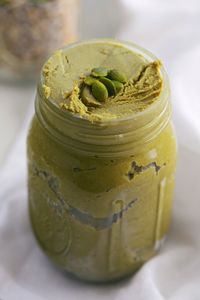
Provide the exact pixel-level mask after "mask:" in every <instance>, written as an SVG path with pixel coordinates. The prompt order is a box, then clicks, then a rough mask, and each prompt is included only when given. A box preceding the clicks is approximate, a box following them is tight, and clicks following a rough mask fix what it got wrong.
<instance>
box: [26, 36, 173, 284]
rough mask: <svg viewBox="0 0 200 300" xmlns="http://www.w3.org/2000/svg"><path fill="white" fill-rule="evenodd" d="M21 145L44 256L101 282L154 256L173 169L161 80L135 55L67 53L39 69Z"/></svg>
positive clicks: (158, 68)
mask: <svg viewBox="0 0 200 300" xmlns="http://www.w3.org/2000/svg"><path fill="white" fill-rule="evenodd" d="M35 107H36V114H35V117H34V118H33V121H32V124H31V128H30V131H29V136H28V169H29V184H28V185H29V208H30V218H31V223H32V228H33V231H34V233H35V236H36V239H37V240H38V242H39V244H40V246H41V247H42V249H43V251H44V252H45V253H46V254H47V255H48V256H49V258H50V259H51V260H52V261H54V262H55V263H56V264H58V265H59V266H61V267H62V268H64V269H65V270H66V271H68V272H69V273H71V274H74V275H75V276H77V277H79V278H82V279H84V280H89V281H97V282H106V281H111V280H116V279H119V278H123V277H125V276H128V275H130V274H132V273H134V272H135V271H136V270H138V268H140V267H141V266H142V265H143V264H144V263H145V262H146V261H148V260H149V259H150V258H151V257H152V256H154V255H155V254H156V253H157V251H158V250H159V249H160V246H161V244H162V241H163V239H164V237H165V235H166V233H167V230H168V228H169V223H170V216H171V208H172V197H173V190H174V176H175V166H176V138H175V134H174V129H173V125H172V121H171V104H170V91H169V82H168V77H167V74H166V72H165V69H164V67H163V66H162V63H161V62H160V61H158V60H157V59H156V57H154V56H153V55H152V54H151V53H149V52H148V51H146V50H144V49H142V48H140V47H139V46H137V45H134V44H129V43H123V42H119V41H115V40H109V39H105V40H104V39H99V40H92V41H87V42H81V43H76V44H72V45H69V46H67V47H65V48H63V49H62V50H59V51H56V52H55V53H54V54H53V55H52V56H51V57H50V58H49V59H48V61H47V62H46V63H45V64H44V66H43V69H42V75H41V78H40V82H39V85H38V92H37V96H36V106H35Z"/></svg>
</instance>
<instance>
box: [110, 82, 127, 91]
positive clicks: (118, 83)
mask: <svg viewBox="0 0 200 300" xmlns="http://www.w3.org/2000/svg"><path fill="white" fill-rule="evenodd" d="M112 82H113V84H114V85H115V88H116V91H117V93H119V92H120V91H121V89H122V88H123V86H124V85H123V83H121V82H119V81H116V80H112Z"/></svg>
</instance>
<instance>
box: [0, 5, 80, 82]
mask: <svg viewBox="0 0 200 300" xmlns="http://www.w3.org/2000/svg"><path fill="white" fill-rule="evenodd" d="M78 2H79V1H78V0H0V66H1V72H3V73H4V74H7V75H11V74H12V75H13V74H14V77H15V76H21V77H27V76H28V77H30V78H32V77H33V78H34V77H36V75H37V74H38V73H39V70H40V68H41V65H42V64H43V62H44V61H45V59H46V58H47V57H48V56H49V55H50V53H51V52H52V51H54V50H55V49H57V48H60V47H61V46H63V45H64V44H66V43H68V42H72V41H75V40H76V39H77V23H78V8H79V3H78Z"/></svg>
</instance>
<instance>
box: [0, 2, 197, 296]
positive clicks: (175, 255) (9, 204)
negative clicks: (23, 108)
mask: <svg viewBox="0 0 200 300" xmlns="http://www.w3.org/2000/svg"><path fill="white" fill-rule="evenodd" d="M85 1H86V0H85ZM92 1H93V2H94V1H95V0H92ZM97 1H98V0H97ZM99 2H100V1H99ZM106 2H107V4H108V5H107V8H108V11H107V14H108V16H111V14H112V13H113V14H114V15H117V16H118V18H119V16H121V18H122V19H120V28H118V27H117V30H116V32H115V30H114V28H113V27H112V28H110V27H108V29H107V30H110V31H109V32H110V33H109V35H110V36H114V35H116V36H117V37H119V38H121V39H124V40H133V41H134V42H136V43H138V44H140V45H142V46H144V47H146V48H148V49H150V50H151V51H153V52H154V53H155V54H157V56H158V57H159V58H161V59H163V61H164V63H165V65H166V67H167V69H168V73H169V75H170V78H171V86H172V101H173V107H174V116H173V117H174V122H175V125H176V129H177V135H178V140H179V161H178V169H177V183H176V191H175V197H174V198H175V199H174V200H175V202H174V210H173V221H172V226H171V229H170V232H169V235H168V238H167V240H166V243H165V247H164V248H163V249H162V251H161V252H160V254H159V255H157V256H156V257H155V258H153V259H152V260H151V261H149V262H148V263H146V264H145V265H144V267H142V268H141V270H140V271H139V272H138V273H137V274H136V275H135V276H134V277H132V278H131V279H128V280H125V281H122V282H120V283H117V284H111V285H106V286H105V285H90V284H85V283H82V282H79V281H74V280H73V279H71V278H69V277H67V276H66V275H65V274H64V273H62V272H60V270H58V269H57V268H55V267H54V266H53V265H52V264H50V263H49V261H48V260H47V259H46V257H45V256H44V255H43V253H42V252H41V250H40V249H39V247H38V246H37V244H36V242H35V240H34V238H33V236H32V233H31V229H30V224H29V220H28V216H27V192H26V160H25V138H26V134H27V128H28V123H29V120H30V116H31V115H32V108H31V109H30V111H29V112H28V113H27V118H26V120H25V121H24V125H23V128H22V131H21V133H20V135H19V137H18V139H17V141H16V143H15V145H14V146H13V147H12V149H11V150H10V153H8V155H7V159H6V160H5V161H4V165H3V167H2V168H1V169H0V182H1V188H0V299H1V300H13V299H14V300H15V299H20V300H27V299H30V300H46V299H48V300H63V299H70V300H79V299H80V300H90V299H92V300H93V299H97V300H99V299H105V300H109V299H116V300H124V299H127V300H133V299H135V300H149V299H150V300H164V299H168V300H200V234H199V231H200V208H199V207H200V205H199V202H200V179H199V178H200V173H199V170H200V96H199V86H200V83H199V81H200V76H199V70H200V32H199V31H200V29H199V28H200V2H199V0H196V1H195V0H190V1H181V0H168V1H164V0H146V1H145V0H138V1H134V0H121V3H120V1H117V0H113V1H111V0H106ZM111 2H112V3H111ZM87 3H88V2H87ZM114 3H117V5H116V6H114V8H113V5H114ZM102 4H104V5H105V0H102ZM103 11H105V10H103V9H102V10H100V9H99V14H100V15H101V13H102V12H103ZM114 22H116V18H115V16H113V23H112V24H115V23H114ZM100 26H102V32H104V31H105V26H110V20H109V21H108V22H107V23H106V17H105V21H104V22H103V24H102V21H101V18H100V17H99V18H98V24H97V25H96V27H95V30H96V32H97V33H98V34H97V35H100V33H99V32H100V31H98V30H100V29H99V28H100ZM85 32H86V31H84V34H85V36H84V34H83V36H84V37H95V31H92V29H91V31H90V32H88V34H86V33H85ZM109 35H108V34H107V35H106V34H104V36H109Z"/></svg>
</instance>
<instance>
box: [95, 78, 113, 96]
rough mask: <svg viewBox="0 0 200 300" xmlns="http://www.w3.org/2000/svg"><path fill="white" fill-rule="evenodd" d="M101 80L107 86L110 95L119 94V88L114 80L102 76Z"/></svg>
mask: <svg viewBox="0 0 200 300" xmlns="http://www.w3.org/2000/svg"><path fill="white" fill-rule="evenodd" d="M99 80H100V81H101V82H102V83H103V84H104V85H105V86H106V88H107V90H108V94H109V96H115V95H116V94H117V89H116V87H115V84H114V83H113V81H112V80H110V79H109V78H106V77H100V78H99Z"/></svg>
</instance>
